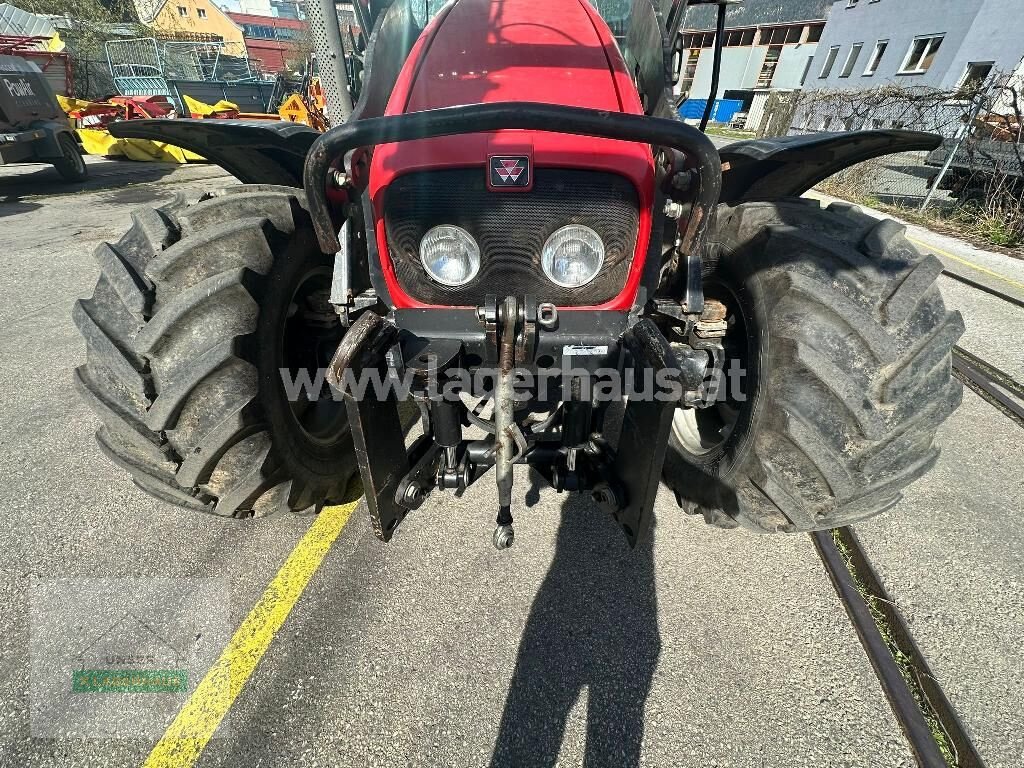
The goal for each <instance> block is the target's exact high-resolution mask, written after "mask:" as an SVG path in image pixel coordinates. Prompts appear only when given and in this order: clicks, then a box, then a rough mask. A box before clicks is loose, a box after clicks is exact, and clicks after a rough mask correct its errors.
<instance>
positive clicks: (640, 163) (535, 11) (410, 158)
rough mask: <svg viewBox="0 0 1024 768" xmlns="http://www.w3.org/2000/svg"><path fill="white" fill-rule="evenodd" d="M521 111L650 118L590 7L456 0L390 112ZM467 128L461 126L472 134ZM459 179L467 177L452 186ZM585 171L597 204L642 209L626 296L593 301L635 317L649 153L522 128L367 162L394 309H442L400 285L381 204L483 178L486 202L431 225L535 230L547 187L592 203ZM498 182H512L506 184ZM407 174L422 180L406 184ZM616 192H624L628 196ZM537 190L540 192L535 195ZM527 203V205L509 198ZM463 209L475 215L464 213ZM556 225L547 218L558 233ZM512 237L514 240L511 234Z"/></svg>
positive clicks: (577, 2)
mask: <svg viewBox="0 0 1024 768" xmlns="http://www.w3.org/2000/svg"><path fill="white" fill-rule="evenodd" d="M516 102H535V103H536V102H541V103H548V104H557V105H562V106H572V107H583V108H589V109H594V110H601V111H607V112H626V113H631V114H637V115H641V114H643V106H642V104H641V103H640V97H639V95H638V94H637V91H636V88H635V87H634V85H633V82H632V79H631V78H630V76H629V74H628V71H627V69H626V65H625V62H624V61H623V58H622V54H621V52H620V51H619V48H618V46H617V45H616V43H615V38H614V37H613V36H612V33H611V30H610V29H609V28H608V25H607V24H606V22H605V21H604V20H603V19H602V18H601V17H600V16H599V15H598V13H597V12H596V11H595V10H594V9H593V7H592V6H591V5H590V4H589V3H588V2H587V0H456V2H455V3H453V4H451V5H449V6H448V7H447V8H445V9H444V10H442V11H441V12H440V13H439V14H438V15H437V16H436V17H435V18H434V20H433V21H432V22H431V23H430V24H429V25H428V26H427V28H426V29H424V30H423V32H422V34H421V35H420V37H419V39H418V40H417V41H416V43H415V44H414V45H413V47H412V50H411V51H410V53H409V56H408V58H407V59H406V61H405V63H404V65H403V67H402V71H401V73H400V74H399V76H398V79H397V81H396V82H395V87H394V89H393V90H392V92H391V96H390V99H389V100H388V105H387V109H386V111H385V114H386V115H401V114H409V113H414V112H423V111H429V110H434V109H440V108H446V107H458V106H459V105H465V104H485V103H516ZM472 128H473V126H472V125H471V124H467V125H466V129H467V130H472ZM502 159H504V160H505V161H506V162H508V163H509V164H510V166H511V170H510V171H508V172H509V173H511V174H513V176H512V182H518V183H512V182H509V181H508V179H504V177H502V176H501V174H502V172H503V170H504V169H502V168H498V170H497V171H495V170H494V167H492V166H493V165H494V164H495V163H497V162H501V161H502ZM455 169H461V170H460V172H461V173H463V174H469V175H468V176H466V175H463V176H459V177H458V178H459V179H460V180H461V181H458V182H456V181H453V180H454V178H455V177H454V176H452V175H451V174H452V172H453V171H455ZM476 169H479V170H476ZM579 171H584V172H593V173H596V174H604V176H603V177H601V178H603V179H604V180H605V181H604V182H601V183H600V184H599V187H600V188H601V190H602V191H601V192H600V194H604V195H609V194H612V190H620V191H619V192H615V194H618V195H620V197H623V199H624V198H626V197H629V198H630V199H634V200H635V201H636V202H635V203H633V205H634V210H636V215H637V217H638V218H637V219H636V220H635V221H634V223H633V224H632V225H631V226H630V227H629V229H630V230H631V231H630V233H629V235H628V239H629V240H630V241H632V242H633V243H634V246H633V249H632V251H633V252H632V253H630V254H628V255H627V256H626V258H625V260H624V261H623V262H622V267H621V268H622V270H623V273H624V274H625V273H627V272H628V281H627V282H626V287H625V288H624V289H623V291H622V292H621V293H620V294H618V295H617V296H615V297H613V298H612V299H609V298H608V296H607V295H605V296H602V297H600V298H599V299H597V300H595V302H594V303H595V304H602V305H603V306H607V307H608V308H620V307H626V308H628V307H629V306H631V305H632V301H633V299H634V296H635V294H636V291H637V287H638V285H639V280H640V273H641V270H642V265H643V261H644V259H643V254H645V253H646V250H647V244H648V242H649V236H650V231H651V209H652V205H653V199H654V161H653V158H652V155H651V149H650V147H649V146H648V145H646V144H641V143H635V142H627V141H620V140H615V139H603V138H593V137H587V136H574V135H568V134H561V133H552V132H548V131H526V130H497V131H481V132H475V133H466V134H460V135H455V136H443V137H438V138H433V139H419V140H413V141H405V142H401V143H392V144H379V145H377V146H376V147H375V148H374V150H373V156H372V160H371V163H370V172H369V178H368V192H369V197H370V201H371V202H372V206H373V218H374V223H375V229H376V239H377V245H378V250H379V253H380V254H381V266H382V271H383V275H384V279H385V281H386V282H387V283H388V284H389V286H388V287H389V293H390V295H391V297H392V299H393V301H394V304H395V306H397V307H399V308H411V307H424V306H433V305H435V304H434V302H429V303H427V304H424V303H422V302H420V301H419V300H416V299H413V298H412V297H411V296H410V295H408V294H406V293H405V292H404V291H403V289H402V288H401V286H400V285H399V282H400V281H399V280H398V278H397V275H396V272H395V266H394V264H393V263H392V258H391V256H392V253H391V249H392V247H393V246H394V243H389V242H388V239H387V235H386V229H387V226H386V222H385V217H386V210H385V203H386V201H387V199H388V192H389V190H390V189H391V188H392V187H394V189H395V195H394V197H393V198H392V200H400V199H402V197H403V195H406V196H407V193H406V192H403V190H406V188H409V189H420V190H423V189H426V188H430V189H436V190H437V191H436V194H435V195H434V198H435V199H437V200H440V199H441V198H442V197H443V191H444V190H445V189H448V188H450V187H451V185H452V184H453V183H454V184H456V186H458V187H459V188H463V189H465V188H467V187H469V186H473V185H483V184H484V182H485V180H486V191H485V193H484V194H482V195H481V196H479V197H478V198H474V200H473V201H472V203H471V204H469V203H467V202H465V201H463V203H462V204H461V205H456V204H454V201H453V206H452V207H454V208H460V210H451V211H446V212H435V213H434V214H431V215H433V216H436V217H440V218H441V219H445V218H446V219H447V220H449V221H455V220H457V219H458V220H461V219H459V217H466V216H467V215H470V214H472V215H473V216H476V217H478V218H480V219H483V218H486V217H487V216H488V215H496V212H498V211H508V210H511V208H514V207H515V206H522V212H521V214H517V215H518V216H521V217H522V219H524V220H529V221H532V222H536V221H538V220H540V219H543V218H544V216H543V215H541V213H540V209H539V208H538V209H537V210H534V209H532V208H530V206H531V205H533V204H534V203H535V202H536V201H539V200H542V199H547V198H546V197H545V196H546V195H548V196H550V195H551V194H553V193H552V192H551V190H550V189H548V188H549V187H551V185H555V186H558V185H561V186H559V187H558V188H559V189H563V192H561V193H558V194H560V195H561V196H562V197H566V196H568V197H572V196H573V194H574V191H575V194H576V195H577V196H582V197H585V194H584V193H583V192H582V191H580V188H577V187H575V184H576V182H577V180H582V179H586V178H591V177H586V176H585V175H584V176H579V175H575V176H574V175H572V174H574V173H577V172H579ZM494 173H497V174H498V176H499V177H501V179H504V181H505V182H506V183H504V184H499V183H498V182H499V181H500V179H496V178H495V177H494V176H493V175H492V174H494ZM520 173H521V174H522V175H519V174H520ZM408 174H417V176H416V177H415V178H414V179H406V180H402V177H403V176H406V175H408ZM478 177H479V178H478ZM620 182H621V184H625V185H626V186H625V189H624V190H623V189H622V187H621V186H620ZM535 183H536V184H537V185H539V186H538V188H537V190H536V192H535ZM579 183H580V184H583V182H582V181H580V182H579ZM584 186H585V184H584ZM630 186H631V187H632V190H633V191H632V192H630V191H629V187H630ZM544 190H547V191H544ZM534 192H535V193H534ZM595 194H598V196H600V194H599V193H598V192H595ZM520 196H522V199H521V200H513V199H511V198H515V197H520ZM582 197H581V198H580V199H582ZM595 199H596V198H595ZM531 201H534V202H531ZM536 204H537V205H540V203H539V202H537V203H536ZM594 205H595V206H596V207H597V208H602V207H603V206H602V205H601V204H598V203H594ZM466 207H468V208H471V209H472V210H471V211H468V210H461V208H466ZM530 211H533V212H532V213H531V212H530ZM442 214H443V215H442ZM564 215H565V216H567V217H568V216H569V215H570V214H569V213H567V212H564ZM556 218H557V216H556V217H554V218H551V226H554V225H555V219H556ZM566 220H568V219H566ZM634 233H635V234H634ZM548 234H550V233H548ZM509 237H510V238H511V239H516V238H514V237H513V236H512V235H511V234H509ZM634 238H635V239H634ZM541 242H543V240H541ZM410 247H411V246H410ZM538 248H539V246H538ZM533 256H536V254H533ZM527 258H530V257H529V256H527ZM623 279H625V278H623ZM455 303H459V302H458V301H457V300H456V301H455ZM462 303H463V304H465V303H467V302H462ZM469 303H471V302H469ZM460 305H461V304H460Z"/></svg>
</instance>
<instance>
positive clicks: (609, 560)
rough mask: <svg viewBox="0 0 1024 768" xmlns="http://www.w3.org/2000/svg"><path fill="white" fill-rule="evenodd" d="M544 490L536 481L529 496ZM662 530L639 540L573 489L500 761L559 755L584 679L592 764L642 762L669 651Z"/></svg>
mask: <svg viewBox="0 0 1024 768" xmlns="http://www.w3.org/2000/svg"><path fill="white" fill-rule="evenodd" d="M536 484H537V481H536V480H534V485H535V486H536ZM536 493H537V489H536V488H535V487H533V488H531V489H530V492H529V493H528V494H527V498H528V499H529V498H530V497H531V496H534V497H535V496H536ZM528 503H529V502H528ZM652 539H653V536H651V535H649V536H647V538H646V540H645V541H643V542H641V543H640V544H639V545H638V546H637V549H636V550H630V549H629V546H628V545H627V543H626V539H625V537H624V536H623V535H622V531H620V530H619V528H618V526H617V525H616V524H615V523H614V521H613V520H612V519H611V517H610V516H608V515H607V514H605V513H604V512H602V511H601V510H599V509H598V508H597V507H596V506H595V505H594V504H593V503H591V501H590V499H589V498H588V497H586V496H575V495H574V496H569V497H568V498H567V499H566V501H565V503H564V504H563V506H562V520H561V524H560V526H559V529H558V539H557V542H556V549H555V557H554V561H553V562H552V564H551V569H550V571H549V572H548V574H547V576H546V577H545V579H544V582H543V584H542V585H541V588H540V591H539V592H538V593H537V597H536V599H535V600H534V603H533V607H532V609H531V610H530V615H529V618H528V619H527V623H526V627H525V629H524V631H523V637H522V641H521V642H520V645H519V656H518V659H517V661H516V667H515V672H514V673H513V677H512V682H511V685H510V687H509V692H508V696H507V698H506V700H505V710H504V713H503V715H502V718H501V726H500V731H499V734H498V737H497V742H496V744H495V748H494V754H493V756H492V759H491V766H492V768H511V767H512V766H531V767H538V766H553V765H555V764H556V762H557V760H558V752H559V749H560V747H561V745H562V739H563V736H564V732H565V726H566V722H567V720H568V717H569V713H570V711H571V710H572V708H573V706H574V705H575V703H576V701H577V700H578V698H579V696H580V694H581V693H582V691H583V689H584V688H585V689H586V690H587V738H586V758H585V760H584V765H585V766H587V768H596V767H597V766H614V767H615V768H630V766H636V765H639V763H640V748H641V742H642V739H643V732H644V703H645V701H646V700H647V694H648V693H649V691H650V688H651V680H652V678H653V676H654V670H655V669H656V667H657V664H658V656H659V654H660V652H661V637H660V634H659V632H658V618H657V599H656V595H655V579H654V560H653V548H652V544H653V541H652Z"/></svg>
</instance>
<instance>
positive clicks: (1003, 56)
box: [804, 0, 1024, 90]
mask: <svg viewBox="0 0 1024 768" xmlns="http://www.w3.org/2000/svg"><path fill="white" fill-rule="evenodd" d="M1022 23H1024V2H1022V1H1021V0H833V4H832V11H831V14H830V15H829V19H828V24H827V25H826V26H825V31H824V33H823V34H822V37H821V41H820V42H819V44H818V50H817V53H816V54H815V59H814V61H813V62H812V64H811V70H810V72H809V73H808V77H807V80H806V82H805V84H804V87H805V89H806V90H818V89H844V90H845V89H866V88H874V87H878V86H881V85H887V84H895V85H897V86H901V87H912V86H926V87H930V88H937V89H941V90H954V89H956V88H958V87H959V86H960V85H962V84H964V83H966V82H968V81H971V80H984V79H985V78H986V77H988V76H989V75H990V74H992V73H993V72H1002V73H1010V72H1013V71H1014V70H1016V69H1017V67H1018V65H1019V64H1020V61H1021V57H1022V56H1024V31H1022V26H1021V25H1022Z"/></svg>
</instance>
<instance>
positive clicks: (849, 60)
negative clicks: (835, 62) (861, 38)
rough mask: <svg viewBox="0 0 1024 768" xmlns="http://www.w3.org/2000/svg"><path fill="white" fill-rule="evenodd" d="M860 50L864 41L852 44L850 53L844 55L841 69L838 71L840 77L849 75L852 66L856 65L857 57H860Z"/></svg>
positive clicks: (851, 71) (862, 48)
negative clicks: (844, 58) (844, 59)
mask: <svg viewBox="0 0 1024 768" xmlns="http://www.w3.org/2000/svg"><path fill="white" fill-rule="evenodd" d="M862 50H864V43H854V44H853V47H852V48H851V49H850V55H849V56H847V57H846V63H845V64H843V71H842V72H840V73H839V76H840V77H849V76H850V75H852V74H853V68H854V67H856V66H857V59H859V58H860V52H861V51H862Z"/></svg>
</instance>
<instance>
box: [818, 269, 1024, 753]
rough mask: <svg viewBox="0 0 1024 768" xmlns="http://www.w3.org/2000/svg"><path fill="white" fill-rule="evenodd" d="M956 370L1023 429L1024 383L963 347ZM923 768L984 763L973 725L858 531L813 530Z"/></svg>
mask: <svg viewBox="0 0 1024 768" xmlns="http://www.w3.org/2000/svg"><path fill="white" fill-rule="evenodd" d="M943 274H945V275H946V276H948V277H950V278H952V279H954V280H957V281H959V282H961V283H964V284H966V285H969V286H971V287H973V288H976V289H977V290H980V291H983V292H985V293H987V294H989V295H991V296H995V297H997V298H999V299H1002V300H1004V301H1006V302H1008V303H1010V304H1012V305H1014V306H1016V307H1021V308H1024V301H1022V300H1021V299H1019V298H1017V297H1016V296H1011V295H1009V294H1007V293H1004V292H1002V291H999V290H997V289H995V288H992V287H991V286H988V285H985V284H982V283H979V282H977V281H975V280H972V279H970V278H968V277H965V276H963V275H960V274H957V273H955V272H952V271H949V270H946V271H945V272H944V273H943ZM952 364H953V373H954V375H955V376H957V378H959V379H960V380H961V381H963V382H964V384H965V385H966V386H968V387H970V388H971V389H972V390H973V391H975V392H976V393H978V395H980V396H981V397H982V398H984V399H985V400H987V401H988V402H989V403H990V404H992V405H993V406H995V407H996V408H998V409H999V410H1000V411H1002V412H1003V413H1004V414H1005V415H1006V416H1007V417H1009V418H1010V419H1012V420H1014V421H1015V422H1017V423H1018V424H1019V425H1020V426H1022V427H1024V385H1021V384H1020V383H1019V382H1017V381H1016V380H1014V379H1013V377H1012V376H1010V375H1009V374H1007V373H1005V372H1003V371H1002V370H1000V369H999V368H997V367H996V366H994V365H992V364H990V363H988V362H986V361H984V360H982V359H981V358H979V357H978V356H976V355H974V354H972V353H970V352H968V351H967V350H966V349H963V348H962V347H955V348H954V350H953V360H952ZM811 538H812V539H813V541H814V545H815V548H816V549H817V551H818V555H819V556H820V557H821V561H822V563H823V564H824V566H825V569H826V571H827V573H828V576H829V580H830V581H831V582H832V586H833V587H834V588H835V590H836V594H837V595H838V596H839V599H840V601H841V602H842V604H843V607H844V608H845V610H846V613H847V616H849V618H850V622H851V623H852V624H853V627H854V629H855V631H856V632H857V636H858V638H859V639H860V642H861V645H862V646H863V647H864V651H865V653H866V654H867V656H868V659H869V661H870V663H871V666H872V669H873V670H874V672H875V675H876V676H877V677H878V681H879V684H880V685H881V687H882V690H883V692H884V693H885V696H886V699H887V700H888V701H889V704H890V706H891V707H892V711H893V713H894V714H895V716H896V719H897V721H898V722H899V724H900V728H901V729H902V731H903V734H904V736H905V737H906V739H907V742H908V744H909V745H910V748H911V751H912V752H913V754H914V758H915V759H916V761H917V763H918V765H920V766H924V767H925V768H933V766H934V768H943V767H944V766H955V767H956V768H984V765H985V764H984V761H983V760H982V758H981V756H980V755H979V753H978V751H977V748H976V747H975V746H974V744H973V743H972V741H971V738H970V735H969V734H968V732H967V729H966V728H965V727H964V724H963V722H962V721H961V720H960V717H959V716H958V715H957V713H956V710H955V709H954V708H953V706H952V705H951V704H950V702H949V699H948V698H947V697H946V695H945V693H944V692H943V690H942V687H941V686H940V685H939V683H938V681H937V679H936V678H935V676H934V675H933V674H932V672H931V669H930V668H929V666H928V662H927V660H926V659H925V658H924V655H923V654H922V653H921V650H920V648H918V646H917V643H916V642H915V640H914V636H913V634H912V633H911V631H910V628H909V626H908V625H907V622H906V620H905V619H904V617H903V615H902V614H901V613H900V610H899V608H898V607H897V605H896V603H895V601H894V600H893V599H892V597H890V596H889V594H888V592H887V591H886V589H885V586H884V584H883V583H882V580H881V579H880V578H879V576H878V572H877V571H876V570H875V568H874V566H873V565H872V564H871V560H870V559H869V558H868V556H867V554H866V553H865V551H864V548H863V547H862V546H861V544H860V541H859V539H858V538H857V535H856V533H855V532H854V531H853V529H852V528H840V529H836V530H832V531H818V532H816V533H814V534H812V535H811Z"/></svg>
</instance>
